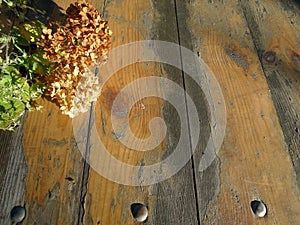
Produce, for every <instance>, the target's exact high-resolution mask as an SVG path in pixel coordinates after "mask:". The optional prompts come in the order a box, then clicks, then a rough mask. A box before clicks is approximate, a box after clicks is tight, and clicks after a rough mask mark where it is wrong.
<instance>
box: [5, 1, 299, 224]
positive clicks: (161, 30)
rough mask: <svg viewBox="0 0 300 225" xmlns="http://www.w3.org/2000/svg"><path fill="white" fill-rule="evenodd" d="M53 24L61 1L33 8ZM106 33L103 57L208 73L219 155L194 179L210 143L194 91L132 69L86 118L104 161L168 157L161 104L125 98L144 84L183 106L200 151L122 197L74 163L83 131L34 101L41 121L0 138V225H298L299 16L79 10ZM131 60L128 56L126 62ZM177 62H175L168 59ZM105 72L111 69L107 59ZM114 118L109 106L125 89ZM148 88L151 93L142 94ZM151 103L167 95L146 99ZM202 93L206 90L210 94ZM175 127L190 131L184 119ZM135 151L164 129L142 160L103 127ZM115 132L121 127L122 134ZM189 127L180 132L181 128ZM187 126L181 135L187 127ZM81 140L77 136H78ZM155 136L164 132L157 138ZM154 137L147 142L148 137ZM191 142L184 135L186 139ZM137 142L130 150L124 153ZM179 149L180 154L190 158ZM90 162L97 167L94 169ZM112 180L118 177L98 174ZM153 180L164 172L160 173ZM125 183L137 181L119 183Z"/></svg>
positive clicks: (171, 137) (175, 7)
mask: <svg viewBox="0 0 300 225" xmlns="http://www.w3.org/2000/svg"><path fill="white" fill-rule="evenodd" d="M42 2H43V3H42V4H41V6H40V7H41V9H47V10H48V13H49V14H50V16H51V17H53V18H61V17H60V16H61V15H60V12H62V13H64V10H65V9H66V8H67V7H68V5H69V4H70V3H72V1H70V0H56V1H54V2H52V1H50V0H47V1H42ZM88 2H89V3H91V4H93V5H94V6H95V7H96V8H97V9H98V10H99V11H100V12H101V13H102V15H103V16H104V17H105V18H106V19H107V20H108V21H109V26H110V28H111V30H112V31H113V38H112V43H113V44H112V47H113V48H117V47H119V46H122V45H124V44H126V43H130V42H135V41H142V40H163V41H168V42H172V43H177V44H179V45H181V46H184V47H186V48H188V49H190V50H191V51H192V52H194V53H195V54H197V55H199V57H200V58H201V59H202V60H203V61H204V62H205V63H206V64H207V66H208V67H209V68H210V70H211V72H212V73H213V74H214V76H215V78H216V80H217V81H218V83H219V85H220V88H221V90H222V93H223V95H224V100H225V104H226V113H227V114H226V115H227V117H226V122H227V125H226V132H225V137H224V141H223V143H222V146H221V148H220V150H219V151H218V155H217V157H216V158H215V160H214V161H213V162H212V163H211V165H210V166H209V167H208V168H207V169H206V170H204V171H199V168H198V165H199V163H200V159H201V157H202V155H203V151H204V150H205V147H206V144H207V140H208V137H209V135H210V127H211V123H212V121H211V118H210V116H209V109H208V103H207V99H206V98H205V96H204V95H203V92H202V91H201V87H199V86H197V85H195V82H193V80H192V79H190V78H189V77H188V74H185V73H182V72H181V71H180V70H179V69H175V68H173V67H171V66H169V65H166V64H163V63H157V62H141V63H136V64H132V65H130V66H127V67H124V68H122V69H121V70H119V71H117V72H116V73H115V74H114V75H113V76H112V77H110V79H109V80H107V82H105V84H104V86H103V89H102V94H101V95H100V96H99V98H98V100H97V102H95V103H94V104H93V106H92V109H93V110H94V114H91V116H90V115H87V118H89V120H87V121H86V122H87V124H92V125H94V126H95V129H96V132H97V134H98V138H99V140H101V142H102V143H103V144H104V146H106V148H107V150H108V152H109V154H111V155H112V156H113V157H115V158H116V159H118V160H120V161H122V162H125V163H127V164H130V165H133V166H140V167H141V168H143V166H144V165H151V164H153V163H157V162H160V161H161V160H162V159H164V158H165V157H167V156H168V155H169V154H170V153H171V152H172V151H173V150H174V148H175V147H176V144H177V143H178V140H179V137H180V135H182V134H180V126H181V121H180V118H179V116H178V114H177V112H176V109H175V108H174V107H173V106H172V105H171V104H170V103H168V102H167V101H165V100H164V99H163V98H159V97H155V96H150V97H146V98H143V99H141V100H140V101H138V102H137V103H136V104H134V105H133V107H132V108H129V106H128V105H127V104H129V103H128V101H127V99H126V98H128V99H129V98H131V97H132V96H140V95H142V94H143V93H144V90H145V89H147V88H149V83H148V82H147V79H141V78H149V77H152V76H156V77H160V78H165V79H169V80H171V81H172V82H174V83H176V84H177V85H179V87H181V88H182V89H183V90H185V91H186V93H187V94H188V95H189V96H191V98H192V100H193V102H194V103H195V105H196V107H197V110H198V116H199V120H200V125H201V129H200V139H199V140H200V141H199V143H198V144H197V146H196V149H195V152H194V154H193V156H192V158H191V160H190V161H189V162H188V163H187V164H186V165H185V166H184V167H183V168H182V169H181V170H180V171H179V172H178V173H176V174H175V175H174V176H172V177H170V178H169V179H167V180H164V181H162V182H159V183H157V184H153V185H148V186H143V185H140V186H130V185H123V184H119V183H117V182H113V181H111V180H109V179H107V178H105V177H103V176H101V175H100V174H99V173H98V172H97V171H96V170H95V169H93V168H92V167H90V165H89V164H88V163H87V162H86V161H85V160H84V159H83V157H82V154H81V152H80V151H79V150H80V148H81V149H82V146H83V149H84V150H85V151H87V152H83V154H90V150H91V149H94V148H97V146H95V143H93V142H92V141H91V129H92V126H91V125H90V126H87V127H88V129H86V130H83V132H81V134H82V135H81V137H80V138H81V139H80V140H82V141H81V142H80V143H78V142H76V137H75V135H74V124H73V122H74V120H73V121H72V120H71V119H70V118H68V117H67V116H64V115H61V114H60V112H59V110H58V108H57V106H55V105H54V104H52V103H50V102H48V101H46V100H41V104H42V105H43V106H44V109H43V110H42V112H31V113H28V114H26V115H25V116H24V118H23V120H24V121H23V125H22V126H21V127H20V128H18V129H17V130H16V131H15V132H14V133H9V132H1V133H0V156H1V164H0V177H1V179H0V224H3V225H4V224H11V221H10V211H11V209H12V208H13V207H14V206H16V205H22V206H25V208H26V210H27V213H26V218H25V220H24V221H23V222H22V224H41V225H43V224H51V225H55V224H62V225H67V224H72V225H73V224H87V225H89V224H93V225H94V224H95V225H110V224H112V225H117V224H120V225H133V224H137V222H135V221H134V219H133V217H132V215H131V212H130V205H131V204H132V203H136V202H141V203H143V204H145V205H146V206H147V207H148V210H149V216H148V219H147V221H146V222H145V223H144V224H149V225H150V224H153V225H154V224H155V225H169V224H174V225H177V224H178V225H179V224H182V225H186V224H191V225H194V224H195V225H198V224H218V225H219V224H221V225H222V224H224V225H234V224H247V225H248V224H282V225H286V224H295V225H297V224H300V217H299V211H300V189H299V188H300V178H299V176H300V153H299V151H300V122H299V117H300V56H299V55H300V42H299V40H300V14H299V9H300V5H299V4H298V3H297V1H292V0H289V1H285V0H278V1H272V0H241V1H238V0H231V1H226V0H193V1H181V0H162V1H160V0H97V1H96V0H89V1H88ZM128 57H130V56H128ZM178 57H179V59H180V55H178ZM110 60H111V59H110ZM138 79H141V80H142V81H141V82H140V83H139V86H138V88H135V89H133V90H131V91H130V92H125V93H124V95H123V96H125V97H126V98H125V97H124V99H122V101H121V103H120V105H118V106H117V107H119V108H118V109H119V111H118V110H117V111H114V110H112V106H113V103H114V100H115V98H116V97H117V96H118V95H119V93H120V92H121V90H122V89H123V88H125V87H126V86H128V85H129V84H130V83H131V82H133V81H136V80H138ZM152 85H153V84H152ZM151 88H153V90H154V92H155V95H157V96H159V95H161V96H171V95H175V96H176V95H178V102H181V103H182V104H183V105H184V104H186V97H185V96H182V95H179V94H178V93H176V92H175V91H174V90H172V89H166V88H162V86H161V85H160V84H159V83H157V84H154V85H153V87H151ZM211 91H212V92H213V90H211ZM183 108H184V115H185V116H184V117H183V118H184V119H183V120H184V121H186V122H187V121H190V120H189V116H188V115H189V113H190V110H191V109H190V108H189V107H183ZM126 110H129V111H130V112H129V114H128V115H129V116H128V119H129V122H130V129H131V131H132V132H133V133H134V134H135V136H136V137H137V138H138V139H146V138H148V137H149V136H151V135H152V134H151V132H150V129H149V122H150V121H151V120H152V119H153V118H155V117H160V118H162V119H163V120H164V121H165V124H166V127H167V132H166V137H165V138H164V139H163V141H161V142H160V143H158V145H157V146H156V147H155V148H154V149H153V150H151V151H135V150H132V149H130V148H129V147H126V146H125V145H124V144H122V143H121V142H120V140H119V139H120V138H122V135H123V134H122V133H119V132H117V131H116V130H114V128H113V127H112V123H111V118H112V117H113V118H115V119H116V120H120V121H121V122H122V121H123V119H124V118H123V117H124V115H127V114H126V112H127V111H126ZM121 122H120V123H121ZM187 123H188V122H187ZM193 125H194V124H192V123H190V124H189V127H192V126H193ZM83 129H84V128H83ZM161 129H163V127H162V128H161ZM160 131H161V130H158V131H157V132H158V133H159V132H160ZM189 135H191V134H189ZM135 141H136V140H133V141H132V142H133V143H132V144H136V145H137V146H138V145H139V143H135ZM190 151H191V145H190V143H187V144H186V148H185V149H182V154H189V153H190ZM100 162H101V161H100ZM103 164H105V166H107V167H108V168H109V170H110V172H111V173H119V172H120V171H122V168H117V167H113V166H110V164H111V162H110V161H109V160H108V161H106V162H103ZM163 172H164V171H163ZM122 176H125V177H126V178H128V179H130V178H131V177H132V176H136V174H130V173H127V172H126V171H123V173H122ZM252 200H262V201H263V202H264V203H265V204H266V206H267V216H265V217H263V218H258V217H256V216H255V215H254V214H253V212H252V211H251V207H250V202H251V201H252Z"/></svg>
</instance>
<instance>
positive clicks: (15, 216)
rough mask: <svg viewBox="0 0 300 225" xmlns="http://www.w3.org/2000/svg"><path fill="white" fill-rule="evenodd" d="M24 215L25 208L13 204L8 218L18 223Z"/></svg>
mask: <svg viewBox="0 0 300 225" xmlns="http://www.w3.org/2000/svg"><path fill="white" fill-rule="evenodd" d="M25 216H26V209H25V208H24V207H23V206H15V207H13V208H12V210H11V212H10V219H11V221H12V222H14V223H20V222H22V221H23V220H24V218H25Z"/></svg>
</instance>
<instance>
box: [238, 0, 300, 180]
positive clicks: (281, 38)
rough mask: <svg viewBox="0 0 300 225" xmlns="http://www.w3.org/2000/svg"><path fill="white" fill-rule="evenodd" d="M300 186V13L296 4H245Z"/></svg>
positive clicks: (252, 2) (289, 2)
mask: <svg viewBox="0 0 300 225" xmlns="http://www.w3.org/2000/svg"><path fill="white" fill-rule="evenodd" d="M242 2H243V8H244V11H245V15H246V18H247V21H248V23H249V27H250V31H251V34H252V36H253V39H254V43H255V46H256V49H257V52H258V55H259V58H260V61H261V64H262V66H263V69H264V72H265V75H266V78H267V82H268V85H269V88H270V91H271V94H272V99H273V102H274V105H275V107H276V110H277V114H278V117H279V121H280V125H281V127H282V130H283V134H284V138H285V142H286V145H287V146H288V150H289V153H290V156H291V159H292V162H293V166H294V169H295V171H296V174H297V180H298V185H299V186H300V152H299V151H300V147H299V146H300V122H299V117H300V44H299V40H300V33H299V30H300V13H299V6H298V5H295V2H294V1H277V2H273V1H260V2H259V1H242Z"/></svg>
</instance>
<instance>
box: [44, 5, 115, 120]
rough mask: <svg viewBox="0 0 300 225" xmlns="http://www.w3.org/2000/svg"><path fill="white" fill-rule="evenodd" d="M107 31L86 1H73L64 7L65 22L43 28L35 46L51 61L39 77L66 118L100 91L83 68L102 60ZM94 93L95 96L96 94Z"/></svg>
mask: <svg viewBox="0 0 300 225" xmlns="http://www.w3.org/2000/svg"><path fill="white" fill-rule="evenodd" d="M111 34H112V32H111V30H110V29H109V27H108V24H107V21H105V20H104V19H103V18H102V17H101V14H100V13H99V12H98V11H97V10H96V9H95V8H94V7H93V6H92V5H90V4H88V3H86V2H82V1H79V2H76V3H74V4H71V5H70V6H69V8H68V9H67V21H66V25H64V26H58V27H57V28H56V29H54V25H51V26H50V27H49V28H47V29H44V30H43V35H42V37H41V41H40V42H39V47H40V48H42V49H43V50H44V51H45V54H44V57H45V58H48V59H50V60H51V61H52V62H54V63H55V67H54V68H53V69H52V70H51V73H50V74H49V75H47V76H45V77H43V78H42V79H43V82H45V84H46V93H45V95H46V96H48V97H50V98H51V100H52V101H54V102H56V103H58V105H59V106H60V109H61V111H62V112H63V114H67V115H69V116H70V117H74V116H76V115H77V114H78V113H79V112H84V111H86V110H87V109H88V107H89V103H90V102H91V101H94V100H95V99H96V98H97V96H98V95H99V94H100V90H99V84H98V83H99V78H98V77H95V75H94V74H93V73H91V71H89V70H88V69H87V68H88V67H90V66H91V65H92V64H93V63H94V62H96V61H98V62H99V61H100V62H101V61H103V59H104V58H105V56H106V54H107V53H108V51H109V49H110V47H111V41H110V40H111ZM96 95H97V96H96Z"/></svg>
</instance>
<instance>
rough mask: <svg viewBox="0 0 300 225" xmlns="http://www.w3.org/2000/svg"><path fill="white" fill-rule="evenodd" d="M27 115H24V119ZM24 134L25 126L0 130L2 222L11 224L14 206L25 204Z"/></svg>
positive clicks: (0, 222)
mask: <svg viewBox="0 0 300 225" xmlns="http://www.w3.org/2000/svg"><path fill="white" fill-rule="evenodd" d="M25 117H26V115H24V116H23V117H22V121H23V120H24V118H25ZM22 136H23V126H20V127H19V128H17V129H16V130H15V131H14V132H7V131H6V132H5V131H0V158H1V164H0V177H1V181H0V203H1V204H0V224H10V223H11V221H10V212H11V210H12V208H13V207H14V206H19V205H21V206H23V205H24V190H25V182H24V179H25V176H26V172H27V163H26V159H25V155H24V151H23V146H22ZM12 190H13V191H12Z"/></svg>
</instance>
